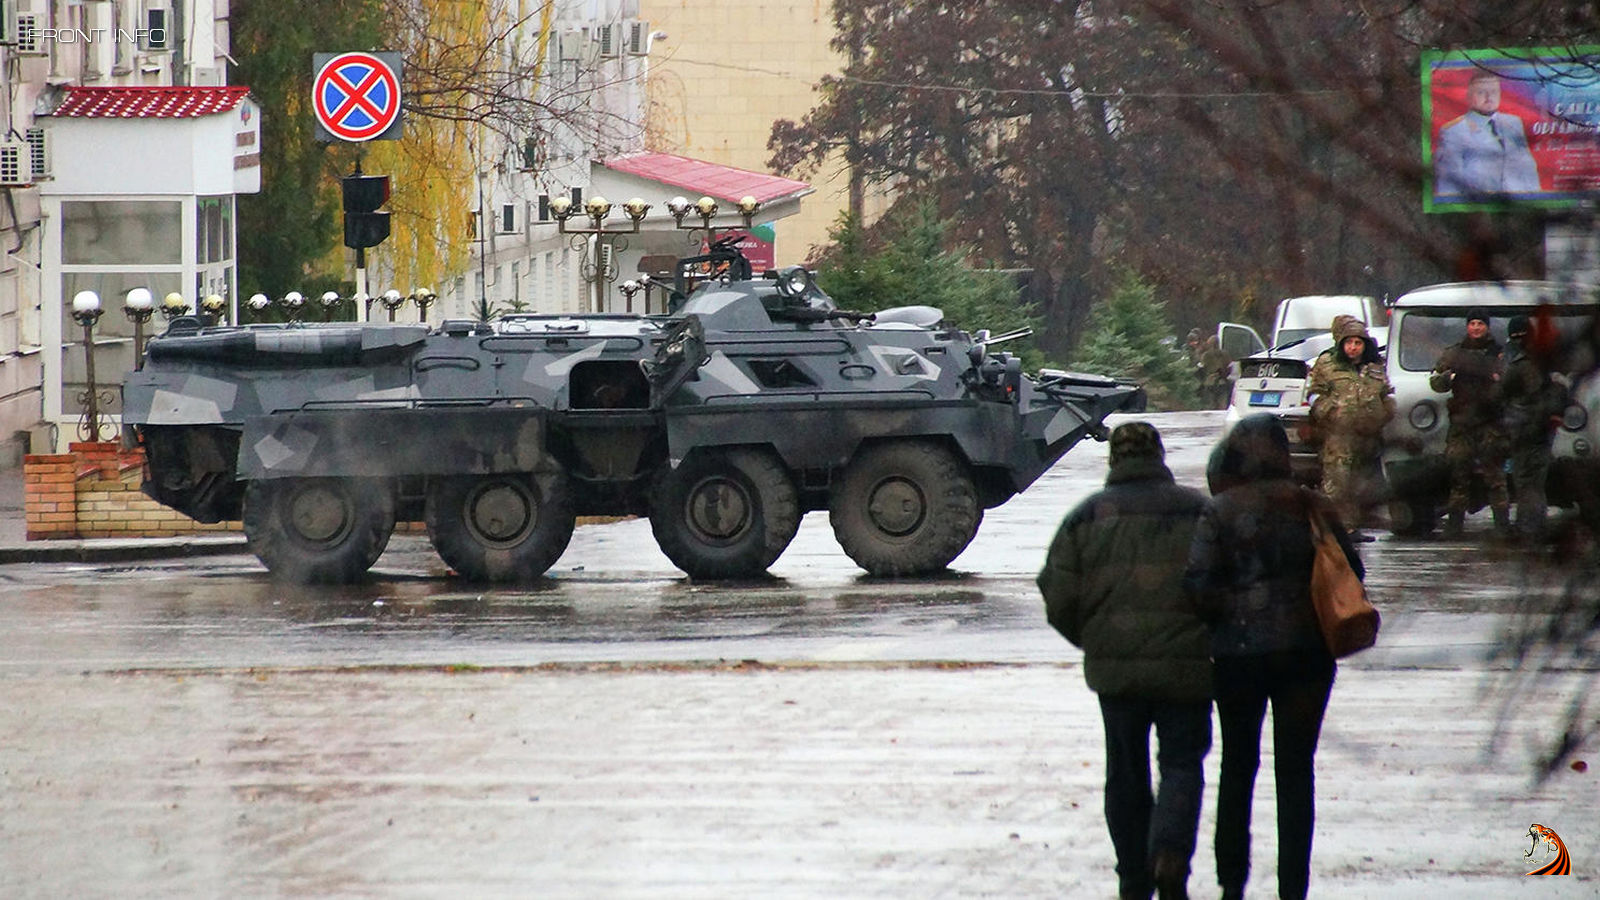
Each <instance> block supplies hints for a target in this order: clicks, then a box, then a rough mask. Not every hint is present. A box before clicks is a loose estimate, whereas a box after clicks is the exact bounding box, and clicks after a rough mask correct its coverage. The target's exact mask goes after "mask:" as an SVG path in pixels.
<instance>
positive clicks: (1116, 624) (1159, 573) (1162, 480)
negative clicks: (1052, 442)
mask: <svg viewBox="0 0 1600 900" xmlns="http://www.w3.org/2000/svg"><path fill="white" fill-rule="evenodd" d="M1205 504H1206V499H1205V495H1204V494H1201V493H1200V492H1199V491H1196V490H1194V489H1192V488H1186V487H1181V486H1179V485H1178V484H1176V483H1175V482H1174V481H1173V478H1172V472H1171V471H1169V470H1168V469H1167V467H1166V465H1165V464H1163V463H1162V462H1161V461H1160V460H1159V459H1156V458H1154V457H1134V458H1131V459H1127V460H1122V461H1119V462H1118V463H1117V464H1114V465H1113V466H1112V467H1111V471H1110V474H1109V475H1108V476H1107V477H1106V487H1105V488H1104V489H1103V490H1101V491H1099V492H1098V493H1096V494H1093V495H1092V496H1090V497H1089V498H1088V499H1086V500H1084V501H1083V502H1082V503H1080V504H1078V506H1077V507H1076V508H1074V509H1073V510H1072V512H1070V513H1068V514H1067V517H1066V519H1064V520H1063V521H1062V523H1061V528H1060V529H1059V530H1058V531H1057V532H1056V536H1055V540H1053V541H1052V542H1051V544H1050V552H1049V554H1048V556H1047V557H1046V558H1045V564H1044V569H1043V570H1042V571H1041V572H1040V573H1039V579H1038V583H1039V590H1040V592H1041V593H1043V594H1044V601H1045V612H1046V615H1047V617H1048V619H1049V621H1050V624H1051V625H1052V626H1054V628H1055V629H1056V631H1058V632H1060V633H1061V635H1062V637H1065V638H1066V639H1067V640H1069V641H1071V642H1072V643H1073V645H1075V646H1078V647H1082V648H1083V655H1084V663H1083V672H1084V678H1085V679H1086V680H1087V681H1088V683H1089V687H1090V688H1091V689H1092V690H1094V691H1095V692H1097V693H1100V694H1104V695H1106V696H1123V697H1140V698H1147V699H1154V700H1167V701H1178V702H1192V701H1204V700H1209V699H1211V662H1210V658H1209V655H1208V653H1207V635H1206V626H1205V622H1204V621H1202V620H1201V618H1200V615H1199V612H1198V610H1196V609H1195V607H1194V605H1193V603H1192V602H1191V600H1190V599H1189V597H1187V596H1186V595H1185V594H1184V592H1183V583H1182V582H1183V570H1184V565H1185V563H1186V561H1187V559H1188V552H1189V545H1190V543H1191V542H1192V541H1193V535H1194V527H1195V521H1196V519H1197V518H1198V517H1199V515H1200V511H1201V510H1202V509H1204V508H1205Z"/></svg>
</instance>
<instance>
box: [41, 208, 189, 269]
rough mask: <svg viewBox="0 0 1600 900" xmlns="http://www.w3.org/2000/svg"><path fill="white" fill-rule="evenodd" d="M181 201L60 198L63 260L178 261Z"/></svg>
mask: <svg viewBox="0 0 1600 900" xmlns="http://www.w3.org/2000/svg"><path fill="white" fill-rule="evenodd" d="M182 223H183V205H182V203H181V202H180V201H177V200H66V201H63V202H62V204H61V262H62V264H64V265H69V266H70V265H79V266H117V265H135V266H136V265H165V264H170V265H178V264H180V263H182V262H183V238H182V233H183V224H182Z"/></svg>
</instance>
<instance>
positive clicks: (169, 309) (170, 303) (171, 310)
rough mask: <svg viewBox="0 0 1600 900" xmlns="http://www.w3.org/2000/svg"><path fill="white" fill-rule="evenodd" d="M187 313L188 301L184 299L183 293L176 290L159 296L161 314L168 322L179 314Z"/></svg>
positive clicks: (184, 314)
mask: <svg viewBox="0 0 1600 900" xmlns="http://www.w3.org/2000/svg"><path fill="white" fill-rule="evenodd" d="M188 314H189V303H188V301H186V300H184V299H183V295H182V294H180V293H178V292H177V291H173V292H172V293H170V294H168V295H166V296H165V297H162V298H161V316H162V318H165V319H166V320H167V321H168V322H171V321H172V320H174V319H176V318H178V317H179V316H187V315H188Z"/></svg>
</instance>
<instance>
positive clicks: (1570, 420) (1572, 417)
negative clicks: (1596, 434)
mask: <svg viewBox="0 0 1600 900" xmlns="http://www.w3.org/2000/svg"><path fill="white" fill-rule="evenodd" d="M1588 424H1589V411H1588V410H1587V409H1584V408H1583V407H1582V406H1580V405H1578V404H1576V403H1574V404H1572V405H1570V406H1568V407H1567V408H1566V411H1564V412H1563V413H1562V414H1561V427H1562V428H1565V429H1566V430H1568V431H1582V430H1583V427H1584V426H1585V425H1588Z"/></svg>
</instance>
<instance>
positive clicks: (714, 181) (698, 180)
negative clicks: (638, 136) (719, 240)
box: [601, 152, 811, 203]
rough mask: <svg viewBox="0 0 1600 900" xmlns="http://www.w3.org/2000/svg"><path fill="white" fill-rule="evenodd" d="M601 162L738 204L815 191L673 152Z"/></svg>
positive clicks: (790, 181)
mask: <svg viewBox="0 0 1600 900" xmlns="http://www.w3.org/2000/svg"><path fill="white" fill-rule="evenodd" d="M601 165H604V166H605V167H606V168H607V169H610V170H611V171H613V172H621V173H623V174H625V175H635V176H638V177H639V178H648V179H650V180H652V181H659V182H661V183H662V184H670V185H672V186H673V187H677V188H682V189H683V190H684V191H685V193H690V194H704V195H707V196H709V197H712V198H714V199H717V200H727V201H730V202H735V203H736V202H738V201H739V200H740V199H741V198H743V197H746V196H749V197H754V198H756V199H757V200H760V201H761V202H762V203H771V202H772V201H774V200H781V199H787V198H791V197H799V196H802V195H804V194H809V193H811V185H809V184H807V183H805V182H804V181H795V180H794V179H793V178H780V177H778V176H777V175H767V174H765V173H762V172H751V171H749V170H748V169H735V168H734V167H732V166H723V165H718V164H717V163H711V162H705V161H704V160H699V159H690V158H688V157H686V156H676V155H674V154H671V153H649V152H647V153H634V154H631V155H629V156H620V157H617V158H615V159H608V160H604V161H603V162H602V163H601ZM689 199H690V200H693V199H694V198H693V197H690V198H689Z"/></svg>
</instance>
